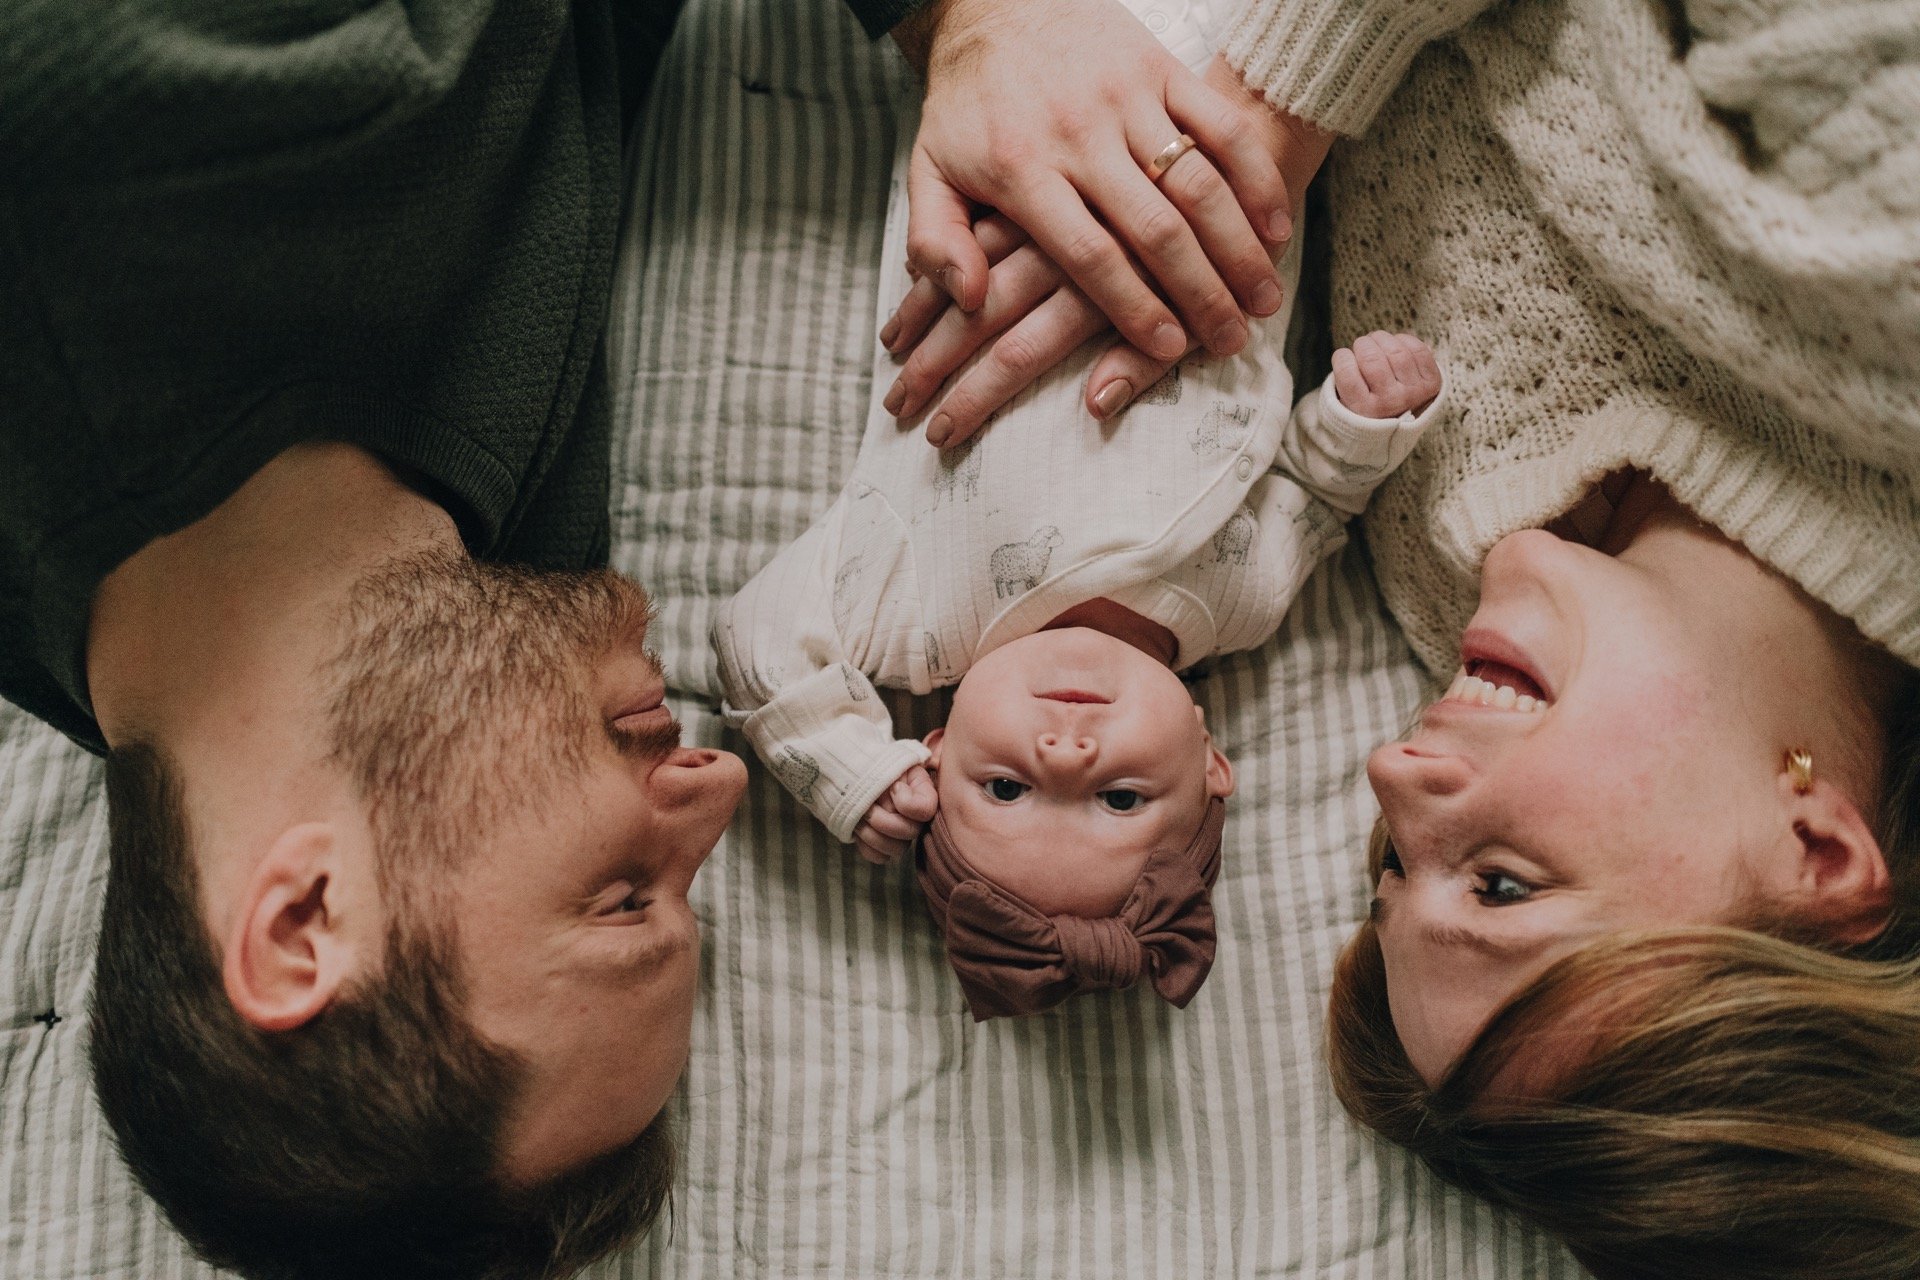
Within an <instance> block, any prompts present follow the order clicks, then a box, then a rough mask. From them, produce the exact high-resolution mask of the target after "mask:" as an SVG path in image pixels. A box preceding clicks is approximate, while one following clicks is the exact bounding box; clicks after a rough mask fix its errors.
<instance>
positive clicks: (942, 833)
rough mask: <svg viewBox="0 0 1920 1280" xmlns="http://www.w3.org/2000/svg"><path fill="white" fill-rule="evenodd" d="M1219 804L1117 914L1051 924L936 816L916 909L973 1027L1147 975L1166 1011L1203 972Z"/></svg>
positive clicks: (1161, 852) (1222, 814)
mask: <svg viewBox="0 0 1920 1280" xmlns="http://www.w3.org/2000/svg"><path fill="white" fill-rule="evenodd" d="M1226 814H1227V806H1226V802H1225V801H1223V800H1219V799H1214V800H1212V801H1210V802H1208V804H1207V812H1206V816H1205V817H1203V818H1202V819H1201V820H1200V829H1199V830H1198V831H1196V832H1195V833H1194V835H1193V839H1191V840H1190V841H1188V842H1187V843H1186V845H1184V846H1181V845H1169V846H1166V847H1164V848H1160V849H1156V850H1154V852H1153V853H1152V854H1150V855H1149V856H1148V858H1147V865H1146V866H1145V867H1144V868H1142V869H1141V872H1140V879H1139V880H1138V881H1137V882H1135V884H1134V886H1133V892H1132V893H1130V894H1128V895H1127V900H1126V902H1125V903H1123V904H1122V905H1121V907H1120V911H1119V913H1118V914H1117V915H1111V916H1102V917H1099V918H1096V919H1089V918H1086V917H1082V916H1050V915H1045V914H1042V913H1041V912H1040V911H1037V910H1035V909H1034V908H1033V907H1032V906H1031V905H1029V904H1028V903H1027V902H1026V901H1025V900H1023V899H1022V898H1020V897H1019V896H1017V895H1015V894H1012V893H1009V892H1008V891H1007V890H1005V889H1002V888H1001V887H1000V886H999V885H997V884H994V883H993V882H992V881H990V880H988V879H986V878H985V877H983V876H981V875H980V873H979V872H977V871H975V870H974V869H973V868H972V867H971V866H969V865H968V864H967V861H966V859H965V858H963V857H961V856H960V851H959V849H957V848H956V847H955V846H954V843H953V837H952V833H951V832H950V831H949V830H948V829H947V823H946V818H945V815H943V814H936V815H935V816H934V819H933V825H932V826H931V827H930V828H929V829H928V830H927V833H926V835H925V836H924V837H922V839H921V841H920V851H919V854H918V856H917V859H916V863H917V868H918V872H919V877H920V888H921V889H922V890H923V891H924V892H925V893H926V895H927V909H928V910H929V911H930V912H931V913H932V914H933V919H934V923H935V924H937V925H938V926H939V927H940V932H941V935H942V937H943V940H944V941H945V942H946V945H947V961H948V962H949V963H950V964H952V965H953V971H954V973H956V974H958V975H959V978H960V987H961V989H962V990H963V991H965V992H966V995H967V1007H968V1008H969V1009H971V1010H972V1011H973V1016H974V1020H975V1021H977V1022H985V1021H986V1020H987V1019H988V1018H1004V1017H1010V1016H1013V1015H1017V1014H1024V1013H1038V1012H1040V1011H1041V1010H1042V1009H1050V1008H1052V1007H1053V1006H1054V1005H1056V1004H1059V1003H1060V1002H1061V1001H1063V1000H1066V999H1067V998H1069V997H1071V996H1075V995H1078V994H1080V993H1081V992H1082V991H1100V990H1109V989H1115V988H1120V987H1130V986H1132V985H1133V984H1134V983H1135V982H1137V981H1139V980H1140V978H1142V977H1146V978H1148V979H1150V980H1151V981H1152V983H1153V989H1154V990H1155V991H1157V992H1159V993H1160V995H1161V996H1162V997H1163V998H1165V999H1166V1000H1167V1001H1169V1002H1170V1003H1171V1004H1172V1005H1173V1006H1174V1007H1175V1008H1176V1009H1184V1008H1185V1007H1186V1005H1187V1002H1188V1001H1189V1000H1191V999H1193V997H1194V993H1195V992H1197V991H1199V990H1200V984H1201V983H1203V982H1205V981H1206V980H1207V971H1208V970H1209V969H1211V968H1213V948H1214V924H1213V902H1212V900H1211V898H1210V896H1209V891H1210V890H1211V889H1212V887H1213V881H1214V877H1215V876H1217V875H1219V873H1220V832H1221V830H1222V829H1223V828H1224V826H1225V825H1226Z"/></svg>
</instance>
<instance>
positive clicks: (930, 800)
mask: <svg viewBox="0 0 1920 1280" xmlns="http://www.w3.org/2000/svg"><path fill="white" fill-rule="evenodd" d="M939 807H940V798H939V794H938V793H937V792H935V791H934V789H933V779H932V778H931V777H929V776H928V775H927V771H926V768H925V767H924V766H922V765H915V766H913V768H911V769H909V770H907V771H906V772H905V773H903V774H901V775H900V776H899V777H898V778H896V779H895V780H894V783H893V785H892V786H891V787H888V788H887V790H886V793H885V794H884V795H882V796H881V797H880V798H879V799H878V800H876V801H874V803H873V807H872V808H871V809H868V810H867V816H866V817H864V818H862V819H861V820H860V825H859V826H858V827H856V828H854V832H853V843H854V847H856V848H857V849H859V850H860V856H861V857H863V858H865V859H866V860H867V861H868V862H874V863H879V864H881V865H883V866H884V865H885V864H887V863H889V862H892V861H893V860H894V859H895V858H897V857H899V856H900V855H901V854H903V853H905V852H906V851H907V850H908V849H909V848H911V847H912V846H913V842H914V841H915V840H917V839H919V838H920V832H921V831H922V830H923V829H925V827H926V825H927V824H928V823H929V822H932V821H933V815H934V813H935V812H936V811H937V810H938V809H939Z"/></svg>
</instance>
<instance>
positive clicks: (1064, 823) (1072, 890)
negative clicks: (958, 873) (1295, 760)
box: [927, 627, 1233, 916]
mask: <svg viewBox="0 0 1920 1280" xmlns="http://www.w3.org/2000/svg"><path fill="white" fill-rule="evenodd" d="M927 746H928V748H929V749H930V750H931V751H932V752H933V766H934V768H935V769H936V770H938V774H939V778H938V786H939V792H940V809H941V812H942V813H943V814H944V815H945V816H946V821H947V824H948V826H949V827H950V828H951V830H952V832H953V836H954V839H955V841H956V842H957V843H958V844H959V846H960V849H961V850H962V852H963V853H964V854H965V855H966V858H967V861H968V862H970V863H972V864H973V866H974V868H975V869H976V870H977V871H979V872H980V874H981V875H983V876H985V877H987V878H988V879H989V880H992V881H994V882H995V883H996V884H999V885H1002V886H1003V887H1005V888H1007V889H1009V890H1011V891H1012V892H1014V893H1016V894H1018V895H1019V896H1020V897H1022V898H1024V899H1026V900H1027V901H1028V902H1029V903H1031V904H1032V905H1033V906H1034V907H1035V908H1037V909H1039V910H1041V911H1044V912H1047V913H1048V914H1051V915H1081V916H1103V915H1110V914H1112V913H1113V912H1115V911H1117V910H1119V908H1120V906H1121V904H1122V903H1124V902H1125V901H1126V897H1127V894H1128V893H1129V892H1131V891H1132V889H1133V885H1134V882H1135V881H1136V880H1138V879H1139V877H1140V872H1141V869H1142V868H1143V867H1144V866H1145V865H1146V861H1147V856H1148V854H1149V853H1151V852H1152V851H1153V850H1154V849H1155V848H1158V847H1159V846H1161V845H1163V844H1166V843H1169V842H1178V843H1182V844H1184V843H1185V842H1186V841H1187V840H1188V839H1189V838H1190V837H1191V836H1192V835H1193V833H1194V832H1195V831H1196V830H1197V829H1198V828H1199V826H1200V819H1201V817H1202V815H1203V814H1204V812H1205V810H1206V805H1207V801H1208V800H1209V798H1211V797H1213V796H1220V797H1225V796H1228V795H1231V794H1233V768H1232V766H1231V765H1229V764H1228V763H1227V761H1226V758H1225V757H1224V756H1222V755H1221V754H1220V753H1219V752H1218V751H1216V750H1214V747H1213V740H1212V738H1211V737H1210V736H1209V735H1208V733H1207V731H1206V728H1205V727H1204V726H1203V724H1202V723H1201V716H1200V708H1199V707H1197V706H1195V705H1194V703H1193V699H1192V698H1190V697H1188V696H1187V690H1186V687H1185V686H1184V685H1182V684H1181V683H1180V678H1179V677H1178V676H1176V675H1174V674H1173V672H1172V671H1170V670H1168V669H1167V668H1166V667H1165V666H1163V665H1162V664H1161V663H1159V662H1156V661H1155V660H1154V659H1153V658H1151V657H1149V656H1147V655H1146V654H1144V653H1142V652H1141V651H1140V650H1138V649H1136V648H1134V647H1133V646H1132V645H1130V644H1127V643H1125V642H1124V641H1120V640H1116V639H1114V638H1113V637H1112V636H1109V635H1106V634H1105V633H1103V632H1099V631H1093V630H1090V629H1087V628H1084V627H1068V628H1062V629H1060V630H1056V631H1040V632H1036V633H1035V634H1033V635H1030V636H1026V637H1024V638H1022V639H1019V640H1015V641H1013V642H1011V643H1009V644H1006V645H1003V646H1001V647H1000V648H998V649H995V650H994V651H993V652H992V653H990V654H988V655H987V656H986V657H984V658H982V659H981V660H980V661H979V662H977V663H975V664H974V666H973V668H972V669H971V670H970V671H968V672H967V675H966V678H965V679H963V680H962V681H961V682H960V685H959V688H958V689H957V690H956V691H955V693H954V698H953V712H952V714H951V715H950V716H948V718H947V724H946V728H944V729H936V730H934V731H933V732H932V733H930V734H928V735H927Z"/></svg>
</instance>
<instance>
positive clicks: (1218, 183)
mask: <svg viewBox="0 0 1920 1280" xmlns="http://www.w3.org/2000/svg"><path fill="white" fill-rule="evenodd" d="M1160 188H1161V190H1163V191H1166V192H1167V194H1168V195H1170V196H1172V197H1173V198H1174V199H1176V200H1180V201H1183V202H1185V203H1187V204H1191V205H1203V206H1211V205H1214V204H1217V203H1218V202H1219V200H1220V197H1221V196H1222V195H1224V194H1225V193H1226V190H1227V184H1226V182H1225V181H1224V180H1223V179H1222V178H1221V177H1220V171H1219V170H1218V169H1215V168H1214V167H1213V166H1212V165H1211V164H1208V163H1207V161H1206V159H1205V158H1204V157H1201V158H1199V159H1196V158H1194V157H1193V156H1191V155H1189V156H1188V157H1187V158H1186V159H1185V160H1183V161H1181V162H1180V163H1179V164H1176V165H1175V166H1173V168H1171V169H1169V170H1168V171H1167V180H1166V181H1163V182H1162V183H1161V184H1160Z"/></svg>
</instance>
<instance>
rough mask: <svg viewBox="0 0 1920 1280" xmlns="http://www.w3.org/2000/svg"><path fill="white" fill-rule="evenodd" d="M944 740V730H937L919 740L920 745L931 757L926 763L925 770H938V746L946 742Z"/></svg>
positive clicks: (945, 734) (945, 735)
mask: <svg viewBox="0 0 1920 1280" xmlns="http://www.w3.org/2000/svg"><path fill="white" fill-rule="evenodd" d="M946 738H947V731H946V729H945V728H939V729H935V730H934V731H933V732H932V733H930V734H928V735H927V736H926V737H924V738H922V739H920V743H921V745H922V746H924V747H926V749H927V751H928V752H929V753H930V754H931V755H932V759H930V760H928V761H927V768H929V769H938V768H939V767H940V744H941V743H942V742H944V741H946Z"/></svg>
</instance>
